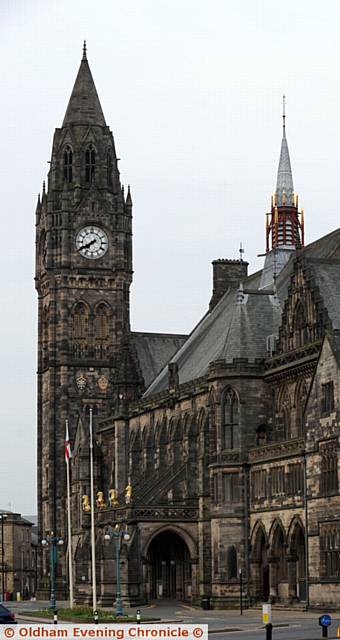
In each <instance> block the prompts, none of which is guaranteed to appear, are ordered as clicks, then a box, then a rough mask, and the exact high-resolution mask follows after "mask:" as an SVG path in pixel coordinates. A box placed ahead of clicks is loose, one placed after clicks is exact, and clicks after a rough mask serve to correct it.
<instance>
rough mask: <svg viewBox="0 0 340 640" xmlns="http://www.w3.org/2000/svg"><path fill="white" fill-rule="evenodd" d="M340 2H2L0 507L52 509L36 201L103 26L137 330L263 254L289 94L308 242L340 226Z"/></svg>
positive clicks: (182, 313)
mask: <svg viewBox="0 0 340 640" xmlns="http://www.w3.org/2000/svg"><path fill="white" fill-rule="evenodd" d="M339 23H340V3H339V2H338V0H325V2H323V3H320V2H319V1H315V0H299V2H296V0H286V1H285V2H282V0H258V1H256V0H114V1H113V0H100V1H98V2H97V3H94V2H93V0H73V2H70V1H69V0H58V1H55V0H49V1H48V2H46V0H30V1H29V2H27V0H1V3H0V59H1V65H0V89H1V92H0V95H1V100H0V111H1V153H0V165H1V177H2V180H1V190H2V197H1V224H2V242H1V243H0V247H1V251H0V263H1V264H0V267H1V301H2V313H1V316H0V323H1V336H2V341H1V363H2V366H1V369H0V376H1V387H0V388H1V390H2V400H1V405H0V425H1V426H0V428H1V453H0V456H1V465H0V508H3V509H9V508H11V509H12V510H15V511H19V512H22V513H23V514H26V515H28V514H34V513H36V351H37V348H36V340H37V296H36V292H35V289H34V254H35V228H34V223H35V206H36V200H37V194H38V192H39V191H41V185H42V181H43V180H44V179H45V178H46V175H47V169H48V164H47V162H48V160H49V159H50V154H51V144H52V137H53V132H54V129H55V128H56V127H60V126H61V123H62V120H63V116H64V112H65V110H66V106H67V102H68V98H69V95H70V92H71V89H72V86H73V83H74V80H75V77H76V73H77V70H78V67H79V64H80V59H81V54H82V43H83V40H84V39H86V40H87V49H88V59H89V63H90V67H91V70H92V74H93V77H94V80H95V84H96V87H97V91H98V94H99V97H100V100H101V104H102V107H103V111H104V114H105V117H106V122H107V123H108V124H109V126H110V127H111V129H112V131H113V134H114V138H115V144H116V150H117V154H118V157H119V158H121V161H120V171H121V178H122V182H123V183H124V184H125V185H127V184H130V185H131V191H132V198H133V203H134V209H133V214H134V270H135V273H134V282H133V286H132V290H131V323H132V329H133V330H139V331H160V332H178V333H187V332H189V331H191V329H192V328H193V326H194V325H195V324H196V323H197V322H198V320H199V319H200V317H201V316H202V315H203V314H204V313H205V311H206V310H207V306H208V303H209V299H210V297H211V291H212V268H211V262H212V260H214V259H216V258H238V257H239V253H238V249H239V245H240V242H242V244H243V247H244V249H245V254H244V257H245V259H246V260H248V261H249V263H250V265H249V269H250V272H252V271H255V270H257V269H259V268H261V266H262V261H263V258H260V257H258V254H261V253H263V252H264V214H265V212H266V211H268V210H269V206H270V196H271V194H272V192H273V191H274V189H275V180H276V171H277V165H278V159H279V150H280V142H281V135H282V120H281V112H282V94H283V93H285V95H286V113H287V123H286V124H287V137H288V143H289V150H290V157H291V163H292V170H293V176H294V186H295V191H296V192H297V193H298V194H299V201H300V205H301V206H302V207H303V208H304V211H305V233H306V242H311V241H312V240H314V239H315V238H317V237H320V236H321V235H325V234H326V233H328V232H330V231H332V230H333V229H335V228H337V227H338V226H339V211H340V180H339V172H340V166H339V157H340V154H339V149H340V118H339V115H340V113H339V112H340V107H339V105H340V70H339V60H340V40H339V33H338V31H339V28H338V25H339Z"/></svg>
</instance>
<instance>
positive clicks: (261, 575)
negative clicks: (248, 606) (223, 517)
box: [251, 524, 269, 602]
mask: <svg viewBox="0 0 340 640" xmlns="http://www.w3.org/2000/svg"><path fill="white" fill-rule="evenodd" d="M253 541H254V542H253V553H252V558H251V573H252V583H253V588H252V596H253V598H254V599H255V600H261V601H262V602H266V601H267V600H268V598H269V563H268V553H267V550H268V541H267V537H266V534H265V530H264V527H263V526H262V525H261V524H260V525H258V526H257V527H256V529H255V530H254V534H253Z"/></svg>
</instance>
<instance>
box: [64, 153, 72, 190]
mask: <svg viewBox="0 0 340 640" xmlns="http://www.w3.org/2000/svg"><path fill="white" fill-rule="evenodd" d="M72 162H73V153H72V149H71V147H70V145H67V147H66V148H65V151H64V180H66V182H72V179H73V176H72Z"/></svg>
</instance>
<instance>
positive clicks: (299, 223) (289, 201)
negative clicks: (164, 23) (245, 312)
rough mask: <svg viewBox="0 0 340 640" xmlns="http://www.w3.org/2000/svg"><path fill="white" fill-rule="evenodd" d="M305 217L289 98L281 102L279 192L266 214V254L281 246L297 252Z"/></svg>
mask: <svg viewBox="0 0 340 640" xmlns="http://www.w3.org/2000/svg"><path fill="white" fill-rule="evenodd" d="M303 227H304V225H303V216H302V215H301V213H299V210H298V198H297V195H296V194H295V193H294V185H293V174H292V168H291V164H290V157H289V151H288V142H287V135H286V96H285V95H284V96H283V100H282V141H281V150H280V160H279V166H278V171H277V179H276V189H275V193H274V196H273V197H272V205H271V212H270V213H267V215H266V251H267V252H268V251H270V249H271V248H275V247H278V246H281V247H285V248H288V249H295V248H296V246H301V245H302V246H303V244H304V228H303Z"/></svg>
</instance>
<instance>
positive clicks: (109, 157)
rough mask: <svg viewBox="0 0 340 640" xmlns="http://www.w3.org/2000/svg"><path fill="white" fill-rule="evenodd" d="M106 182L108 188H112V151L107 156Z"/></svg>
mask: <svg viewBox="0 0 340 640" xmlns="http://www.w3.org/2000/svg"><path fill="white" fill-rule="evenodd" d="M106 181H107V186H108V187H111V186H112V155H111V151H108V152H107V156H106Z"/></svg>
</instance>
